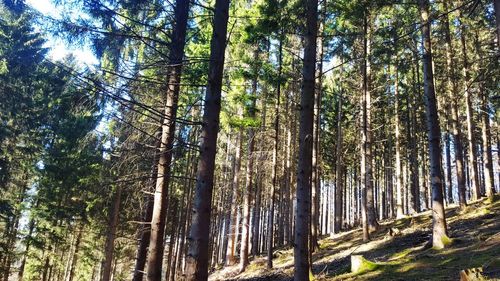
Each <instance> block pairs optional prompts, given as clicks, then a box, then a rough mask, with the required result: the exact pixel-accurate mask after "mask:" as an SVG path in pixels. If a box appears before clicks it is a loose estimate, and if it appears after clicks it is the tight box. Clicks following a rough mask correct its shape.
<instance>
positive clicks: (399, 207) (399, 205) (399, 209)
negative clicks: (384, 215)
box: [394, 54, 404, 218]
mask: <svg viewBox="0 0 500 281" xmlns="http://www.w3.org/2000/svg"><path fill="white" fill-rule="evenodd" d="M397 58H398V56H397V54H396V57H395V62H394V77H395V78H394V99H395V104H394V107H395V115H396V121H395V126H396V129H395V143H396V169H395V170H396V218H402V217H403V216H404V212H403V178H402V174H401V136H400V135H401V134H400V122H401V121H400V117H399V102H400V99H401V97H400V96H399V77H398V62H397Z"/></svg>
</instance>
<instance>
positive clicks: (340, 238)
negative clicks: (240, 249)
mask: <svg viewBox="0 0 500 281" xmlns="http://www.w3.org/2000/svg"><path fill="white" fill-rule="evenodd" d="M446 215H447V220H448V229H449V235H450V237H451V238H452V239H453V243H452V244H451V245H450V246H449V247H448V248H446V249H444V250H439V251H438V250H434V249H432V248H427V247H426V244H427V241H429V235H430V228H431V223H432V218H431V214H430V212H429V211H427V212H424V213H421V214H419V215H417V216H414V217H406V218H403V219H399V220H394V221H386V222H382V223H381V227H380V230H379V231H377V232H376V233H374V234H373V235H372V241H370V242H368V243H363V241H362V231H361V229H359V228H358V229H354V230H351V231H348V232H343V233H340V234H338V235H335V236H332V237H328V238H325V239H323V240H321V241H320V250H319V251H317V252H316V253H315V254H314V255H313V273H314V275H315V277H316V279H317V280H405V281H408V280H459V279H460V278H459V272H460V270H463V269H468V268H476V267H483V268H484V272H485V274H487V276H488V277H490V278H499V277H500V221H499V218H500V202H499V201H498V200H497V202H495V203H494V204H488V203H487V202H486V201H485V200H482V201H478V202H475V203H473V204H471V205H470V206H468V207H467V209H466V210H463V211H459V209H458V208H457V207H456V206H451V207H449V208H447V210H446ZM389 229H392V230H393V231H392V232H396V233H398V232H399V233H398V234H396V235H389ZM275 255H276V258H275V261H274V269H272V270H269V269H267V268H266V262H265V258H264V257H258V258H256V259H254V260H253V261H252V263H251V265H250V266H249V267H248V269H247V271H246V272H244V273H242V274H239V275H238V274H237V267H227V268H224V269H222V270H219V271H215V272H214V273H212V274H211V276H210V279H209V280H213V281H215V280H255V281H258V280H291V279H292V276H293V255H292V249H282V250H277V251H276V252H275ZM351 255H363V256H364V257H365V258H367V259H368V260H370V261H373V262H374V263H375V264H374V265H373V268H372V270H371V271H365V272H362V273H357V274H354V273H350V266H351V265H350V256H351Z"/></svg>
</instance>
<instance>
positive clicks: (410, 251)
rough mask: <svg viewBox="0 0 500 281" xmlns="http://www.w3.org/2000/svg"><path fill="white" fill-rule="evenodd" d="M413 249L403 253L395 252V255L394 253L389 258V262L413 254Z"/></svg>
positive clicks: (405, 250)
mask: <svg viewBox="0 0 500 281" xmlns="http://www.w3.org/2000/svg"><path fill="white" fill-rule="evenodd" d="M413 250H414V249H413V248H407V249H404V250H403V251H401V252H397V253H394V254H393V255H392V256H391V257H390V258H389V260H397V259H401V258H405V257H407V256H408V255H409V254H410V253H412V252H413Z"/></svg>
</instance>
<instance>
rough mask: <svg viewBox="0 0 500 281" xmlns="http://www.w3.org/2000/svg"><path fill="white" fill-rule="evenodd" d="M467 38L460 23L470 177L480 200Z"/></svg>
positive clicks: (472, 188) (462, 24)
mask: <svg viewBox="0 0 500 281" xmlns="http://www.w3.org/2000/svg"><path fill="white" fill-rule="evenodd" d="M465 41H466V39H465V26H464V23H463V22H461V23H460V42H461V43H462V56H463V65H462V67H463V68H462V72H463V76H464V92H465V105H466V107H465V108H466V112H467V141H468V143H469V145H468V153H469V166H470V179H471V184H472V185H471V190H472V198H473V200H478V199H479V198H480V197H481V192H480V186H479V180H478V178H479V176H478V170H477V151H476V139H475V137H474V131H475V124H474V112H473V109H472V97H471V93H470V89H469V83H470V74H469V61H468V58H467V45H466V42H465Z"/></svg>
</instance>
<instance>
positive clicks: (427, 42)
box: [419, 0, 449, 248]
mask: <svg viewBox="0 0 500 281" xmlns="http://www.w3.org/2000/svg"><path fill="white" fill-rule="evenodd" d="M419 6H420V15H421V18H422V22H423V25H422V49H423V73H424V93H425V99H426V115H427V130H428V142H429V158H430V171H429V173H430V178H431V188H432V218H433V225H432V245H433V247H435V248H443V247H445V246H446V242H447V240H448V239H449V238H448V236H447V228H446V218H445V213H444V204H443V175H442V172H441V147H440V140H441V131H440V128H439V119H438V114H437V102H436V94H435V91H434V75H433V71H432V46H431V26H430V21H429V0H419Z"/></svg>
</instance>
